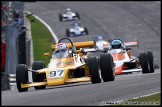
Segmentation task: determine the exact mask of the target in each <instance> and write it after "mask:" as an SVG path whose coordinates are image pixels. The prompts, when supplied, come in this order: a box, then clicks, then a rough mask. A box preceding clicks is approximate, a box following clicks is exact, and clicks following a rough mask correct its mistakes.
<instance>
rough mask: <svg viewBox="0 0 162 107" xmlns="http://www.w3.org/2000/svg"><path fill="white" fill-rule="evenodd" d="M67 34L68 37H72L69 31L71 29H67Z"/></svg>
mask: <svg viewBox="0 0 162 107" xmlns="http://www.w3.org/2000/svg"><path fill="white" fill-rule="evenodd" d="M66 35H67V37H70V31H69V29H66Z"/></svg>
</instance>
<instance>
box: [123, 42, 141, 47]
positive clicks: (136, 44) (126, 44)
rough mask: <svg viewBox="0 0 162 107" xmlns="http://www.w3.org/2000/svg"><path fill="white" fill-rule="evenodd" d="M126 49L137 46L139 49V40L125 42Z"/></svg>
mask: <svg viewBox="0 0 162 107" xmlns="http://www.w3.org/2000/svg"><path fill="white" fill-rule="evenodd" d="M124 45H125V47H135V46H137V47H138V48H139V43H138V40H137V41H135V42H124Z"/></svg>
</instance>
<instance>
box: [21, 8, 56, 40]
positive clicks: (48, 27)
mask: <svg viewBox="0 0 162 107" xmlns="http://www.w3.org/2000/svg"><path fill="white" fill-rule="evenodd" d="M24 12H27V13H28V14H31V12H29V11H24ZM33 16H34V17H35V18H36V19H38V20H39V21H40V22H42V23H43V24H44V25H45V26H46V27H47V29H48V30H49V31H50V33H51V35H52V36H53V38H54V40H55V42H56V43H58V38H57V36H56V34H55V33H54V32H53V30H52V29H51V27H50V26H49V25H48V24H47V23H46V22H45V21H43V20H42V19H41V18H39V17H38V16H36V15H33Z"/></svg>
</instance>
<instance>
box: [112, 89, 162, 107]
mask: <svg viewBox="0 0 162 107" xmlns="http://www.w3.org/2000/svg"><path fill="white" fill-rule="evenodd" d="M158 93H161V92H154V93H151V94H146V95H142V96H139V97H134V98H129V99H125V100H119V101H115V102H118V103H119V104H120V103H121V102H123V101H127V100H130V99H138V98H141V97H147V96H151V95H154V94H158Z"/></svg>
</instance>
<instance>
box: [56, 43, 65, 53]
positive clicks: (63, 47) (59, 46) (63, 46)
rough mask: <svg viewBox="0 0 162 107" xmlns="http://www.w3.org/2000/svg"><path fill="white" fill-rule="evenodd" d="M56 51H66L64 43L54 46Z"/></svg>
mask: <svg viewBox="0 0 162 107" xmlns="http://www.w3.org/2000/svg"><path fill="white" fill-rule="evenodd" d="M56 50H60V51H66V50H68V46H67V44H66V43H59V44H57V45H56Z"/></svg>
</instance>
